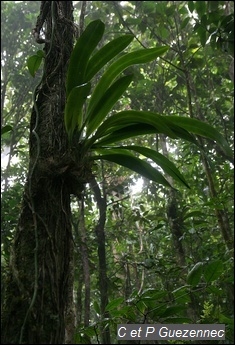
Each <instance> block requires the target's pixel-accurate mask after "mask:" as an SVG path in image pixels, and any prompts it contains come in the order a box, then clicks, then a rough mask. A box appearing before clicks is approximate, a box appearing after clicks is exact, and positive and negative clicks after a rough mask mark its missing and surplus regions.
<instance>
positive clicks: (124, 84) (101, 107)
mask: <svg viewBox="0 0 235 345" xmlns="http://www.w3.org/2000/svg"><path fill="white" fill-rule="evenodd" d="M132 80H133V75H127V76H125V77H122V78H120V79H118V80H117V81H116V82H115V83H113V84H112V85H111V86H110V88H108V90H107V91H106V92H105V93H104V95H103V96H102V97H101V99H100V101H99V102H98V103H97V105H96V107H95V108H94V110H93V111H92V112H91V113H90V115H89V117H88V119H87V120H88V123H87V136H89V135H90V134H91V133H93V132H94V131H95V130H96V129H97V127H98V126H99V125H100V124H101V122H102V121H103V120H104V118H105V117H106V116H107V114H108V112H109V111H110V110H111V109H112V108H113V106H114V105H115V103H116V102H117V101H118V100H119V98H120V97H121V96H122V94H123V93H124V92H125V91H126V89H127V88H128V86H129V85H130V83H131V82H132Z"/></svg>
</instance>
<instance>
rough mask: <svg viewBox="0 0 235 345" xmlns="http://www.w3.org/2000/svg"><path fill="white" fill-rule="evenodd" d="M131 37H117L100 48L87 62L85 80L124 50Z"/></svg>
mask: <svg viewBox="0 0 235 345" xmlns="http://www.w3.org/2000/svg"><path fill="white" fill-rule="evenodd" d="M133 38H134V36H133V35H124V36H121V37H118V38H116V39H114V40H112V41H111V42H109V43H108V44H106V45H105V46H104V47H102V48H101V49H100V50H99V51H98V52H97V53H95V54H94V55H93V56H92V58H91V59H90V60H89V62H88V65H87V73H86V77H85V79H86V80H87V81H88V80H91V78H93V77H94V75H95V74H96V73H97V72H98V71H99V70H100V69H101V68H102V67H104V65H105V64H106V63H107V62H109V61H110V60H111V59H112V58H114V57H115V56H116V55H117V54H119V53H120V52H121V51H122V50H123V49H125V48H126V47H127V46H128V45H129V44H130V43H131V41H132V40H133Z"/></svg>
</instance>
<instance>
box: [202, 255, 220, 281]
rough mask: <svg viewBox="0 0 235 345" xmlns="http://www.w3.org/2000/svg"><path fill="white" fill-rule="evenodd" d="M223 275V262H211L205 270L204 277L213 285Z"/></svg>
mask: <svg viewBox="0 0 235 345" xmlns="http://www.w3.org/2000/svg"><path fill="white" fill-rule="evenodd" d="M222 273H223V262H222V261H221V260H216V261H213V262H210V263H209V264H208V265H207V266H206V267H205V270H204V277H205V280H206V282H207V283H211V282H212V281H214V280H216V279H217V278H218V277H220V276H221V274H222Z"/></svg>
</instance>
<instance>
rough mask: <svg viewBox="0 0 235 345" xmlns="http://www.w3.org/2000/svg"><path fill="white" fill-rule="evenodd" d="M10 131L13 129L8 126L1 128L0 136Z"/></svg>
mask: <svg viewBox="0 0 235 345" xmlns="http://www.w3.org/2000/svg"><path fill="white" fill-rule="evenodd" d="M12 129H13V127H12V126H10V125H6V126H3V127H2V128H1V135H3V134H4V133H7V132H10V131H12Z"/></svg>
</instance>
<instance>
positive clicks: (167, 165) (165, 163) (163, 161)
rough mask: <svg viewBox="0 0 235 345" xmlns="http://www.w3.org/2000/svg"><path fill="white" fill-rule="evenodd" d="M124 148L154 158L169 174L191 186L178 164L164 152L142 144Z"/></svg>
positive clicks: (123, 147)
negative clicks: (177, 166)
mask: <svg viewBox="0 0 235 345" xmlns="http://www.w3.org/2000/svg"><path fill="white" fill-rule="evenodd" d="M122 149H127V150H133V151H135V152H138V153H140V154H142V155H144V156H145V157H148V158H150V159H152V160H153V161H154V162H155V163H157V164H158V165H159V166H160V167H161V168H162V169H163V170H164V171H165V172H166V173H167V174H168V175H170V176H171V177H173V178H174V179H175V180H176V181H177V182H180V183H181V184H184V185H185V186H186V187H188V188H190V187H189V185H188V184H187V182H186V181H185V179H184V177H183V176H182V174H181V173H180V172H179V170H178V169H177V168H176V166H175V165H174V164H173V163H172V162H171V161H169V159H167V158H166V157H164V156H163V155H162V154H160V153H158V152H156V151H155V150H152V149H149V148H146V147H141V146H136V145H132V146H122Z"/></svg>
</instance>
